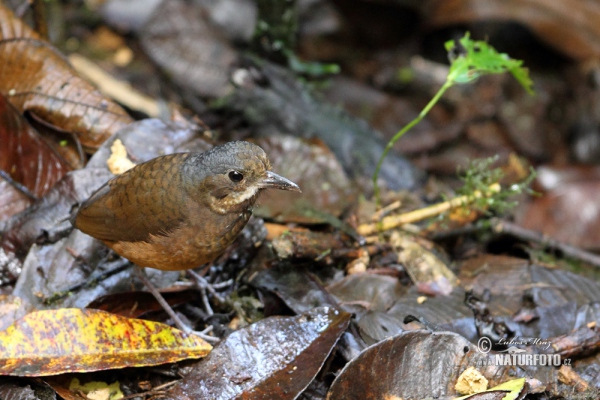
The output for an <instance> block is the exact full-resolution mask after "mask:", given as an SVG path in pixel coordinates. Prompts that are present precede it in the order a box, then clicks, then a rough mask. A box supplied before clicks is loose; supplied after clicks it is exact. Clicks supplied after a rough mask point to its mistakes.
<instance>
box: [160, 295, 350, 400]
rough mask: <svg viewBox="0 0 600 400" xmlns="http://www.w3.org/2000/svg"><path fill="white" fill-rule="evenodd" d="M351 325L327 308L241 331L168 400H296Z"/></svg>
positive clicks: (346, 316) (270, 320) (343, 315)
mask: <svg viewBox="0 0 600 400" xmlns="http://www.w3.org/2000/svg"><path fill="white" fill-rule="evenodd" d="M349 322H350V314H347V313H345V312H342V311H338V310H336V309H334V308H330V307H323V308H315V309H313V310H311V311H309V312H307V313H305V314H302V315H299V316H296V317H285V318H282V317H272V318H267V319H265V320H262V321H260V322H257V323H255V324H253V325H250V326H248V327H247V328H244V329H240V330H238V331H236V332H234V333H232V334H231V335H229V336H228V337H227V339H225V340H224V341H223V342H222V343H221V344H220V345H219V346H218V347H216V348H215V349H214V350H213V352H212V353H211V354H210V355H209V356H208V357H207V358H206V359H205V360H203V361H202V362H200V363H198V364H197V365H196V367H195V368H194V370H193V371H192V372H191V373H190V374H188V375H186V377H185V378H184V379H183V380H182V381H181V383H180V384H178V385H177V386H176V387H175V388H174V389H173V390H172V391H171V392H170V394H169V396H168V398H169V399H178V400H181V399H216V398H218V399H234V398H236V399H237V398H244V399H281V400H283V399H295V398H297V397H298V395H299V394H300V392H302V391H303V390H304V389H305V388H306V386H308V384H309V383H310V382H311V381H312V380H313V379H314V376H315V375H316V374H317V372H318V371H319V370H320V369H321V366H322V365H323V363H324V362H325V360H326V359H327V356H328V355H329V353H330V352H331V349H332V348H333V346H334V345H335V343H336V342H337V341H338V339H339V337H340V336H341V334H342V333H343V332H344V331H345V330H346V328H347V327H348V323H349Z"/></svg>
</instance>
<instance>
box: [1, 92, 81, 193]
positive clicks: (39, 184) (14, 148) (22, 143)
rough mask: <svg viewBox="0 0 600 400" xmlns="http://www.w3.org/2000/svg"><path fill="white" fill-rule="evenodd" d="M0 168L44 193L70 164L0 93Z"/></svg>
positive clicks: (31, 189)
mask: <svg viewBox="0 0 600 400" xmlns="http://www.w3.org/2000/svg"><path fill="white" fill-rule="evenodd" d="M0 143H2V144H3V146H2V147H0V169H1V170H3V171H5V172H6V173H7V174H8V175H9V176H10V177H11V178H12V179H13V180H14V181H15V182H18V183H19V184H21V185H23V186H25V187H26V188H27V189H28V190H29V192H30V193H31V194H32V195H33V196H35V197H40V196H42V195H44V193H46V192H47V191H48V190H49V189H50V188H51V187H52V186H54V184H55V183H56V181H58V180H59V179H60V178H61V177H62V176H63V175H64V174H65V173H66V172H67V171H69V169H70V168H69V166H68V165H67V164H66V162H65V161H64V160H63V159H62V158H61V157H60V156H58V154H56V153H55V152H54V150H53V149H52V148H51V147H50V146H49V145H48V144H47V143H46V142H45V141H44V140H43V139H42V138H41V137H40V136H39V135H38V133H37V132H36V131H35V130H34V129H33V128H32V127H31V126H30V125H29V124H28V123H27V121H26V120H25V118H23V116H22V115H21V114H20V113H19V112H18V111H17V110H16V109H15V108H14V107H13V106H12V105H11V104H10V103H9V102H7V101H6V98H5V97H4V96H2V95H0Z"/></svg>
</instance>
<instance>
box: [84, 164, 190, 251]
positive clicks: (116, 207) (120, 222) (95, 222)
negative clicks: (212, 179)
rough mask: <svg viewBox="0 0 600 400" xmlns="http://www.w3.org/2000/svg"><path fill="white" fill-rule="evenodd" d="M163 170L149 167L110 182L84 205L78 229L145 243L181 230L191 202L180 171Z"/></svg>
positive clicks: (102, 237)
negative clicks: (176, 229) (179, 227)
mask: <svg viewBox="0 0 600 400" xmlns="http://www.w3.org/2000/svg"><path fill="white" fill-rule="evenodd" d="M166 157H169V156H166ZM171 162H173V163H176V162H178V159H176V158H174V159H172V160H171ZM171 166H172V165H171ZM162 167H164V164H163V165H161V164H160V163H158V164H154V165H146V166H145V168H144V170H143V173H140V171H139V170H138V171H137V172H136V173H131V171H128V172H126V173H124V174H123V175H120V176H118V177H116V178H114V179H113V180H111V181H109V182H107V183H106V184H105V185H104V186H102V187H101V188H100V189H98V190H97V191H96V192H95V193H94V194H93V195H92V196H91V197H90V198H89V199H88V200H87V201H86V202H85V203H83V204H82V205H81V207H80V209H79V211H78V213H77V215H76V216H75V220H74V225H75V227H76V228H78V229H80V230H81V231H83V232H84V233H87V234H88V235H90V236H92V237H95V238H97V239H100V240H105V241H111V242H117V241H129V242H130V241H144V240H147V239H148V237H149V235H151V234H152V235H164V234H167V233H168V232H170V231H172V230H174V229H175V228H177V227H178V226H179V225H180V224H181V223H182V222H183V221H184V217H185V212H186V210H187V207H186V204H189V201H190V199H189V196H188V195H187V193H186V191H184V190H181V189H180V188H181V186H180V185H181V184H182V182H181V177H180V174H179V173H178V171H179V169H178V168H169V169H168V170H165V169H164V168H162ZM178 189H179V190H178Z"/></svg>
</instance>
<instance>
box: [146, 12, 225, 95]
mask: <svg viewBox="0 0 600 400" xmlns="http://www.w3.org/2000/svg"><path fill="white" fill-rule="evenodd" d="M140 41H141V45H142V47H143V48H144V50H145V51H146V53H147V54H148V56H149V57H150V58H151V59H152V60H153V61H154V62H155V63H156V64H158V65H159V66H160V67H161V68H162V69H163V70H164V71H165V72H166V73H167V74H168V75H169V76H170V77H172V79H173V80H174V81H175V82H176V83H177V84H179V85H181V86H182V87H184V88H185V89H186V90H191V91H193V92H194V93H195V94H199V95H200V96H210V97H218V96H223V95H225V94H227V93H229V92H230V91H231V90H232V86H231V84H230V83H229V80H230V71H229V69H230V68H233V64H234V63H235V62H236V61H237V54H236V53H235V51H234V50H233V49H232V48H231V46H230V45H229V43H228V41H227V40H226V39H225V37H224V36H223V35H222V32H221V29H220V28H218V27H217V26H216V25H214V24H213V22H212V21H210V18H209V17H208V14H207V12H206V10H205V9H204V8H203V7H202V5H201V4H200V3H199V2H184V1H181V0H171V1H163V2H162V3H161V4H160V6H159V7H157V9H156V10H155V11H154V13H153V14H152V16H151V17H150V19H149V20H148V21H147V23H146V24H145V26H144V28H143V30H142V32H141V33H140Z"/></svg>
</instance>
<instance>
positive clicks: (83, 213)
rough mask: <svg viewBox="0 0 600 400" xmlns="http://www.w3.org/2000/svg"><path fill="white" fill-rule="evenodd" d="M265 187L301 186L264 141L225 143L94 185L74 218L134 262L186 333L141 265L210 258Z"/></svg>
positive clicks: (173, 266) (167, 266)
mask: <svg viewBox="0 0 600 400" xmlns="http://www.w3.org/2000/svg"><path fill="white" fill-rule="evenodd" d="M265 189H279V190H289V191H295V192H300V191H301V190H300V188H299V187H298V185H296V184H295V183H294V182H292V181H290V180H289V179H287V178H284V177H283V176H280V175H278V174H276V173H274V172H273V171H271V163H270V161H269V159H268V157H267V155H266V153H265V151H264V150H263V149H262V148H261V147H259V146H258V145H255V144H253V143H250V142H246V141H234V142H228V143H225V144H222V145H219V146H215V147H213V148H212V149H210V150H208V151H206V152H204V153H195V152H188V153H174V154H169V155H164V156H159V157H156V158H154V159H152V160H150V161H147V162H144V163H141V164H138V165H136V166H135V167H133V168H132V169H130V170H128V171H126V172H124V173H123V174H121V175H118V176H116V177H114V178H113V179H111V180H109V181H108V182H106V183H105V184H104V185H102V186H101V187H100V188H99V189H97V190H96V191H95V192H94V193H93V194H92V195H91V196H90V197H89V199H88V200H86V201H84V202H83V203H82V204H81V205H80V207H79V209H78V210H77V211H76V213H75V214H74V216H73V217H72V219H71V223H72V225H73V226H74V227H75V228H77V229H79V230H80V231H82V232H83V233H85V234H87V235H89V236H92V237H93V238H96V239H98V240H100V241H102V242H103V243H104V244H106V245H107V246H108V247H109V248H111V249H112V250H113V251H115V252H116V253H117V254H119V255H121V256H123V257H125V258H126V259H128V260H129V261H131V262H132V263H133V264H135V265H136V266H137V269H136V273H137V274H138V276H139V277H140V279H142V281H143V282H144V284H145V285H146V287H147V288H148V289H149V290H150V292H152V294H153V295H154V296H155V297H156V299H157V300H158V302H159V303H160V304H161V305H162V306H163V308H165V310H166V311H167V313H169V315H170V316H171V318H172V319H173V320H174V322H175V324H176V325H177V326H178V327H179V328H180V329H182V330H184V331H186V332H190V331H191V330H190V328H189V327H187V326H186V325H185V324H183V323H182V322H181V320H180V319H179V317H178V316H177V315H176V314H175V312H174V311H173V310H172V309H171V307H170V306H168V304H167V303H166V301H164V299H162V296H161V295H160V293H159V292H158V290H156V288H154V286H152V285H151V284H150V282H149V281H148V279H147V277H146V276H145V274H144V273H143V272H142V269H141V267H147V268H154V269H159V270H163V271H180V270H189V269H192V268H196V267H199V266H202V265H204V264H206V263H209V262H211V261H213V260H215V259H216V258H217V257H218V256H219V255H221V254H222V253H223V252H224V251H225V250H226V249H227V247H229V245H231V243H233V241H234V240H235V238H236V237H237V236H238V234H239V233H240V232H241V230H242V229H243V228H244V226H245V225H246V223H247V222H248V220H249V218H250V216H251V215H252V207H253V205H254V204H255V202H256V200H257V198H258V197H259V195H260V193H261V192H262V191H264V190H265ZM165 306H166V307H168V309H167V308H166V307H165ZM169 310H170V311H169Z"/></svg>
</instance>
